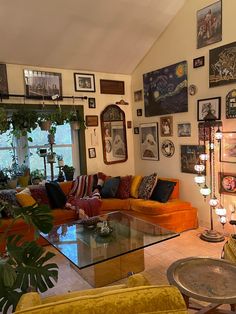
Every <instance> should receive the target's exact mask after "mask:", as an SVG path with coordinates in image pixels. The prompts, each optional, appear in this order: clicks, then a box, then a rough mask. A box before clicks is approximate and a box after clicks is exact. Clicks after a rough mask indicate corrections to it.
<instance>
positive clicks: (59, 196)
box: [45, 182, 66, 208]
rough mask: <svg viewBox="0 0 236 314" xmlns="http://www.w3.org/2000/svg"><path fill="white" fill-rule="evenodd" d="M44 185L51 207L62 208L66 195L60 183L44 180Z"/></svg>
mask: <svg viewBox="0 0 236 314" xmlns="http://www.w3.org/2000/svg"><path fill="white" fill-rule="evenodd" d="M45 187H46V191H47V195H48V199H49V203H50V206H51V208H64V207H65V204H66V196H65V194H64V193H63V191H62V189H61V187H60V185H59V184H58V183H57V182H46V183H45Z"/></svg>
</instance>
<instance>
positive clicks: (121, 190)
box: [116, 176, 132, 199]
mask: <svg viewBox="0 0 236 314" xmlns="http://www.w3.org/2000/svg"><path fill="white" fill-rule="evenodd" d="M131 182H132V176H125V177H121V178H120V184H119V187H118V191H117V194H116V197H118V198H121V199H125V198H129V197H130V187H131Z"/></svg>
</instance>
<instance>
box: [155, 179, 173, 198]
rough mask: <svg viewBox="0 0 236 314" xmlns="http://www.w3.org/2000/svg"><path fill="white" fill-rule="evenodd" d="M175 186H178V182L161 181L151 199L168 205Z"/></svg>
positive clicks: (158, 182)
mask: <svg viewBox="0 0 236 314" xmlns="http://www.w3.org/2000/svg"><path fill="white" fill-rule="evenodd" d="M175 185H176V182H173V181H165V180H160V179H159V180H158V181H157V184H156V186H155V188H154V190H153V192H152V195H151V197H150V199H151V200H153V201H158V202H161V203H166V202H167V201H168V200H169V198H170V196H171V193H172V192H173V190H174V187H175Z"/></svg>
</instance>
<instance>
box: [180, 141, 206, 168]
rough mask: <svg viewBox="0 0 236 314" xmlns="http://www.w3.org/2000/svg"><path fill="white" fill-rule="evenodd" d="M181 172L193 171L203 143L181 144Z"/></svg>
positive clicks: (202, 151) (202, 150)
mask: <svg viewBox="0 0 236 314" xmlns="http://www.w3.org/2000/svg"><path fill="white" fill-rule="evenodd" d="M180 150H181V172H186V173H194V174H196V171H195V170H194V166H195V165H196V164H197V163H198V159H199V155H200V154H202V153H204V145H181V146H180Z"/></svg>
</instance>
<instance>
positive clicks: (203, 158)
mask: <svg viewBox="0 0 236 314" xmlns="http://www.w3.org/2000/svg"><path fill="white" fill-rule="evenodd" d="M199 158H200V160H203V161H205V160H208V155H207V154H201V155H200V156H199Z"/></svg>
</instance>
